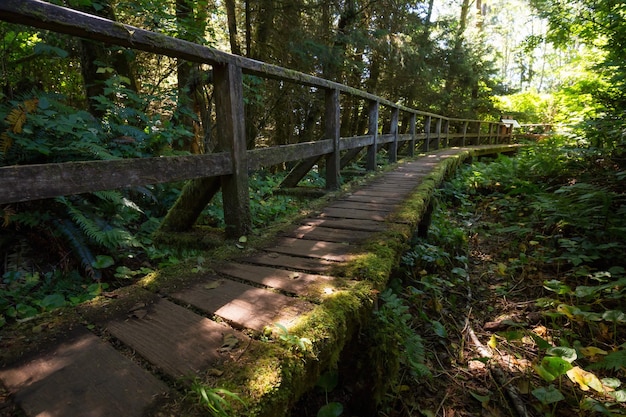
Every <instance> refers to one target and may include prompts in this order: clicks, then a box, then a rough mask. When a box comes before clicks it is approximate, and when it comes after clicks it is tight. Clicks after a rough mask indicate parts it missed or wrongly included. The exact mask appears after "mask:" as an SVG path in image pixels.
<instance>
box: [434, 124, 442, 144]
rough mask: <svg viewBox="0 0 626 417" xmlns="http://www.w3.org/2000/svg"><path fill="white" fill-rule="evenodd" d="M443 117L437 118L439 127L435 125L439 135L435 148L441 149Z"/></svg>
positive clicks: (436, 133) (436, 132)
mask: <svg viewBox="0 0 626 417" xmlns="http://www.w3.org/2000/svg"><path fill="white" fill-rule="evenodd" d="M441 122H442V120H441V117H438V118H437V127H435V135H436V136H437V140H436V141H435V149H439V147H440V146H441Z"/></svg>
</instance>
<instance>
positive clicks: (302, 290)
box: [216, 262, 334, 297]
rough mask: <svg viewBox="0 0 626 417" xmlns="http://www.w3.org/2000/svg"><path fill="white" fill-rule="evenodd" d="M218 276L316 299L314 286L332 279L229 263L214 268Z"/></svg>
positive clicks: (316, 294) (324, 276) (317, 294)
mask: <svg viewBox="0 0 626 417" xmlns="http://www.w3.org/2000/svg"><path fill="white" fill-rule="evenodd" d="M216 271H217V272H218V273H220V274H224V275H229V276H231V277H234V278H239V279H243V280H245V281H250V282H255V283H257V284H262V285H265V286H268V287H271V288H276V289H279V290H282V291H285V292H289V293H292V294H297V295H302V296H311V297H318V296H319V295H320V294H319V293H314V292H313V291H314V290H313V288H315V287H314V286H315V284H323V283H327V282H330V281H332V280H333V279H334V278H333V277H329V276H326V275H315V274H307V273H305V272H295V271H289V270H286V269H278V268H269V267H266V266H260V265H248V264H242V263H237V262H231V263H228V264H226V265H223V266H220V267H218V268H216Z"/></svg>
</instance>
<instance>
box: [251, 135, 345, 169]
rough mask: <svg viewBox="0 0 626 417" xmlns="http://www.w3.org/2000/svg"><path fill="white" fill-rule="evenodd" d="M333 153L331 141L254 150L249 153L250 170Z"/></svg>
mask: <svg viewBox="0 0 626 417" xmlns="http://www.w3.org/2000/svg"><path fill="white" fill-rule="evenodd" d="M332 151H333V141H332V140H330V139H325V140H319V141H315V142H305V143H296V144H292V145H281V146H272V147H270V148H261V149H253V150H250V151H248V169H249V170H257V169H259V168H262V167H269V166H272V165H277V164H281V163H283V162H290V161H297V160H300V159H307V158H311V157H318V156H321V155H325V154H327V153H330V152H332Z"/></svg>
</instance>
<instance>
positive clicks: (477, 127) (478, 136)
mask: <svg viewBox="0 0 626 417" xmlns="http://www.w3.org/2000/svg"><path fill="white" fill-rule="evenodd" d="M481 127H482V122H476V143H475V144H474V145H476V146H478V145H480V129H481Z"/></svg>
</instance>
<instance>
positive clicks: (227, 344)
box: [219, 333, 239, 352]
mask: <svg viewBox="0 0 626 417" xmlns="http://www.w3.org/2000/svg"><path fill="white" fill-rule="evenodd" d="M238 344H239V339H237V336H235V335H234V334H233V333H228V334H225V335H224V340H223V341H222V347H220V349H219V350H220V352H228V351H231V350H233V349H234V348H236V347H237V345H238Z"/></svg>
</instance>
